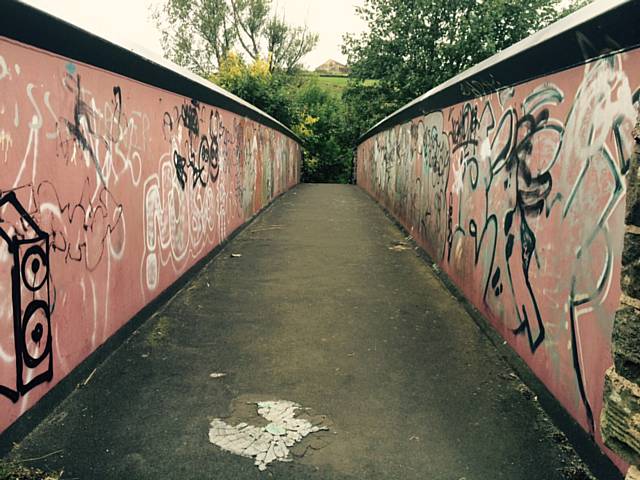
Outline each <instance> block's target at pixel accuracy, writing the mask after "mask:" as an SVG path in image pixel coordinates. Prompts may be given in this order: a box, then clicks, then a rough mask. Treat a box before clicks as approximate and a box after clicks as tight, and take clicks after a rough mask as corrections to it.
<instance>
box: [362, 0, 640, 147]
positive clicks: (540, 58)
mask: <svg viewBox="0 0 640 480" xmlns="http://www.w3.org/2000/svg"><path fill="white" fill-rule="evenodd" d="M638 19H640V0H597V1H596V2H595V3H592V4H591V5H589V6H587V7H584V8H582V9H580V10H578V11H577V12H574V13H573V14H571V15H569V16H567V17H566V18H563V19H561V20H559V21H558V22H556V23H554V24H552V25H550V26H548V27H547V28H545V29H543V30H540V31H539V32H537V33H535V34H533V35H531V36H530V37H527V38H525V39H524V40H522V41H520V42H518V43H516V44H515V45H512V46H511V47H509V48H507V49H505V50H503V51H501V52H499V53H497V54H496V55H494V56H492V57H490V58H488V59H486V60H484V61H482V62H480V63H479V64H477V65H475V66H474V67H471V68H470V69H468V70H465V71H464V72H462V73H461V74H459V75H457V76H455V77H453V78H452V79H450V80H448V81H447V82H445V83H443V84H441V85H439V86H437V87H435V88H433V89H431V90H430V91H428V92H427V93H425V94H424V95H422V96H420V97H418V98H416V99H415V100H413V101H412V102H410V103H408V104H407V105H405V106H404V107H402V108H400V109H399V110H397V111H396V112H394V113H392V114H391V115H389V116H388V117H386V118H385V119H383V120H381V121H380V122H379V123H377V124H376V125H375V126H373V127H372V128H371V129H370V130H369V131H367V132H366V133H365V134H364V135H362V137H360V139H359V141H358V143H362V142H364V141H365V140H367V139H368V138H371V137H372V136H374V135H376V134H377V133H380V132H382V131H384V130H387V129H389V128H392V127H395V126H396V125H399V124H402V123H405V122H407V121H409V120H411V119H413V118H415V117H418V116H420V115H426V114H427V113H429V112H433V111H435V110H439V109H442V108H445V107H447V106H449V105H454V104H456V103H460V102H464V101H466V100H470V99H473V98H476V97H478V96H483V95H488V94H490V93H493V92H496V91H498V90H500V89H502V88H507V87H513V86H515V85H518V84H521V83H524V82H527V81H530V80H534V79H536V78H539V77H542V76H544V75H549V74H551V73H555V72H559V71H562V70H567V69H569V68H572V67H576V66H579V65H583V64H585V63H588V62H591V61H594V60H597V59H598V58H602V57H605V56H607V55H611V54H615V53H621V52H624V51H627V50H631V49H633V48H636V47H638V46H639V45H640V31H639V30H638Z"/></svg>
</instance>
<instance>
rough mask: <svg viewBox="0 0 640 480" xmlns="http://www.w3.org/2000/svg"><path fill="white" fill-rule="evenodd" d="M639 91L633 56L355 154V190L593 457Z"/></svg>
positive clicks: (523, 89) (474, 105)
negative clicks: (444, 282) (397, 224)
mask: <svg viewBox="0 0 640 480" xmlns="http://www.w3.org/2000/svg"><path fill="white" fill-rule="evenodd" d="M639 87H640V51H639V50H632V51H630V52H626V53H623V54H618V55H610V56H608V57H605V58H601V59H599V60H597V61H593V62H590V63H587V64H586V65H583V66H580V67H575V68H572V69H570V70H565V71H563V72H560V73H556V74H553V75H548V76H545V77H543V78H540V79H537V80H534V81H530V82H528V83H524V84H520V85H518V86H516V87H512V88H503V89H501V90H498V91H497V92H495V93H491V94H489V95H484V96H478V97H477V98H475V99H473V100H470V101H466V102H463V103H459V104H455V105H451V106H449V107H446V108H443V109H441V110H438V111H432V112H431V113H428V114H427V115H424V116H419V117H417V118H414V119H413V120H411V121H409V122H406V123H404V124H401V125H398V126H395V127H393V128H390V129H388V130H385V131H383V132H380V133H378V134H377V135H375V136H372V137H371V138H368V139H367V140H366V141H364V142H363V143H362V144H361V145H360V146H359V149H358V153H357V175H358V176H357V178H358V184H359V185H360V186H361V187H362V188H364V189H365V190H367V191H368V192H369V193H370V194H371V195H372V196H373V197H375V198H376V199H377V200H378V201H379V202H381V203H382V204H383V205H384V206H385V207H386V208H387V209H388V210H389V211H391V212H392V213H393V214H394V215H395V216H396V217H397V218H398V219H399V220H400V221H401V222H402V224H403V225H404V226H405V227H406V228H407V230H409V231H410V232H411V233H412V235H413V236H414V238H415V239H416V241H417V242H418V243H419V244H420V245H421V246H422V247H423V248H424V249H425V250H426V251H427V252H428V253H429V254H430V255H431V256H432V258H434V259H435V261H436V262H437V263H438V265H439V266H440V267H441V268H442V270H443V271H444V272H446V274H447V275H448V276H449V277H450V278H451V279H452V280H453V281H454V282H455V283H456V284H457V286H458V287H459V288H460V289H461V290H462V292H463V293H464V294H465V296H466V297H467V298H468V299H469V300H470V301H471V302H472V303H473V304H474V305H475V306H476V307H477V308H478V309H479V310H480V311H481V312H482V313H483V314H484V315H485V316H486V317H487V318H488V319H489V321H490V322H491V323H492V324H493V325H494V326H495V328H496V329H497V330H498V331H499V332H500V333H501V334H502V335H503V336H504V338H505V339H506V340H507V341H508V342H509V344H510V345H511V346H512V347H513V348H514V349H515V350H516V351H517V352H518V354H519V355H521V356H522V357H523V358H524V359H525V361H526V362H527V363H528V364H529V366H530V367H531V369H532V370H533V371H534V372H535V373H536V374H537V375H538V376H539V378H540V379H541V380H542V381H543V382H544V383H545V384H546V385H547V387H548V388H549V389H550V390H551V392H552V393H553V394H554V395H555V396H556V397H557V398H558V399H559V401H560V402H561V403H562V404H563V405H564V407H565V408H566V409H567V410H568V411H569V412H570V413H571V414H572V415H573V416H574V417H575V418H576V419H577V420H578V422H579V423H580V424H581V425H582V427H584V429H585V430H587V431H589V432H590V433H592V434H593V435H594V436H595V438H596V440H597V441H598V443H600V445H602V437H601V434H600V431H599V417H600V413H601V410H602V403H603V401H602V399H603V394H602V392H603V383H604V379H605V371H606V370H607V369H608V368H609V367H611V365H612V363H613V361H612V357H611V330H612V326H613V320H614V316H615V312H616V309H617V308H618V306H619V299H620V269H621V261H620V260H621V254H622V244H623V236H624V233H625V225H624V215H625V192H626V186H625V185H626V183H625V175H627V172H628V170H629V165H630V159H631V155H632V152H633V148H634V140H633V137H632V135H631V132H632V130H633V128H634V126H635V123H636V118H637V116H638V102H639V100H640V99H639V97H640V93H639V90H638V89H639ZM462 88H463V89H464V88H468V89H472V88H473V85H466V86H465V85H463V86H462ZM609 454H610V455H612V456H613V454H611V452H609ZM613 457H614V460H615V456H613ZM616 462H617V463H618V465H619V466H620V467H621V468H622V467H623V463H622V462H621V461H619V460H616Z"/></svg>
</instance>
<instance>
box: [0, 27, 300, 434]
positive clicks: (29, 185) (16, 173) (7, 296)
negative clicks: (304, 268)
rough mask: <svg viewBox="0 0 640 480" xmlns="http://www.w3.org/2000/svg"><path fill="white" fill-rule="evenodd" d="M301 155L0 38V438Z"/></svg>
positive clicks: (166, 96)
mask: <svg viewBox="0 0 640 480" xmlns="http://www.w3.org/2000/svg"><path fill="white" fill-rule="evenodd" d="M300 160H301V152H300V148H299V146H298V144H297V143H296V142H295V141H294V140H293V139H291V138H290V137H288V136H286V135H284V134H283V133H280V132H278V131H276V130H273V129H270V128H267V127H266V126H263V125H261V124H259V123H257V122H255V121H253V120H249V119H247V118H245V117H241V116H238V115H236V114H233V113H230V112H229V111H225V110H222V109H219V108H216V107H214V106H211V105H206V104H203V103H199V102H198V101H196V100H193V99H190V98H185V97H181V96H179V95H176V94H173V93H171V92H167V91H164V90H161V89H158V88H154V87H151V86H148V85H145V84H142V83H139V82H136V81H133V80H131V79H127V78H125V77H122V76H118V75H115V74H112V73H109V72H106V71H103V70H100V69H97V68H92V67H89V66H86V65H83V64H78V63H73V62H72V61H70V60H68V59H65V58H63V57H59V56H56V55H53V54H50V53H45V52H43V51H40V50H37V49H34V48H31V47H28V46H25V45H23V44H20V43H18V42H14V41H10V40H7V39H2V38H0V165H1V166H2V170H1V173H0V431H2V430H4V429H6V428H7V427H8V426H9V425H10V424H11V423H12V422H14V421H15V420H16V419H17V418H18V417H19V416H20V415H21V414H22V413H24V412H25V411H26V410H27V409H29V408H30V407H31V406H33V405H34V404H35V403H36V402H37V400H38V399H39V398H41V397H42V395H43V394H45V393H46V392H47V391H48V390H49V389H50V388H52V387H53V386H54V385H55V384H56V383H57V382H58V381H59V380H60V379H62V378H63V377H65V375H67V374H68V373H69V372H70V371H71V370H72V369H73V368H74V367H76V366H77V365H78V364H79V363H80V362H81V361H82V360H83V359H85V358H86V357H87V356H88V355H89V354H90V353H91V352H93V351H94V350H95V349H96V348H97V347H98V346H100V345H101V344H102V343H104V342H105V340H107V339H108V338H109V337H110V336H111V335H112V334H113V333H114V332H116V331H117V330H118V329H119V328H120V327H121V326H123V325H124V324H125V323H126V322H127V321H128V320H129V319H130V318H132V317H133V316H134V315H135V314H136V313H137V312H138V311H140V310H141V309H142V308H143V307H144V306H145V305H146V304H147V303H149V302H150V301H151V300H152V299H154V298H155V297H156V296H158V294H160V293H161V292H162V291H163V290H164V289H166V288H167V287H168V286H170V285H171V284H172V283H173V282H174V281H175V280H176V279H177V278H178V277H179V276H180V275H182V274H183V273H184V272H186V271H187V270H188V269H189V267H191V266H192V265H194V263H196V262H197V261H198V260H199V259H201V258H202V257H203V256H205V255H206V254H207V253H209V252H210V251H211V250H212V249H213V248H214V247H215V246H217V245H219V244H220V242H221V241H222V240H224V239H225V238H226V237H227V236H228V235H229V234H230V233H231V232H233V231H234V230H235V229H237V228H238V227H239V226H241V225H242V224H243V223H244V222H246V221H247V220H248V219H250V218H251V217H252V216H253V215H254V214H256V213H257V212H258V211H259V210H260V209H261V208H263V207H265V206H266V205H267V204H269V202H271V200H273V199H274V198H275V197H276V196H278V195H279V194H280V193H283V192H284V191H286V190H287V189H289V188H291V187H292V186H294V185H295V184H297V183H298V180H299V164H300Z"/></svg>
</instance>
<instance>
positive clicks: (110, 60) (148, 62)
mask: <svg viewBox="0 0 640 480" xmlns="http://www.w3.org/2000/svg"><path fill="white" fill-rule="evenodd" d="M0 6H1V7H2V14H1V15H0V37H6V38H9V39H12V40H16V41H18V42H21V43H24V44H27V45H31V46H34V47H37V48H40V49H42V50H46V51H49V52H51V53H55V54H58V55H61V56H63V57H67V58H70V59H72V60H74V61H77V62H81V63H86V64H88V65H91V66H94V67H98V68H102V69H104V70H108V71H110V72H113V73H117V74H120V75H122V76H125V77H128V78H131V79H134V80H137V81H139V82H142V83H146V84H148V85H152V86H154V87H158V88H161V89H164V90H167V91H170V92H174V93H177V94H179V95H182V96H185V97H188V98H191V99H195V100H198V101H200V102H203V103H207V104H210V105H213V106H216V107H219V108H221V109H224V110H228V111H230V112H233V113H236V114H238V115H241V116H243V117H248V118H250V119H251V120H255V121H256V122H259V123H261V124H263V125H265V126H267V127H270V128H272V129H274V130H277V131H279V132H281V133H283V134H285V135H287V136H288V137H290V138H292V139H293V140H295V141H296V142H298V143H299V144H302V141H301V140H300V138H298V137H297V136H296V134H295V133H293V132H292V131H291V130H289V129H288V128H287V127H285V126H284V125H283V124H282V123H280V122H279V121H278V120H276V119H275V118H273V117H271V116H270V115H268V114H267V113H265V112H263V111H262V110H259V109H258V108H256V107H254V106H253V105H251V104H250V103H248V102H245V101H244V100H242V99H241V98H239V97H237V96H235V95H233V94H231V93H229V92H227V91H226V90H224V89H222V88H220V87H218V86H217V85H214V84H213V83H211V82H208V81H207V80H205V79H203V78H201V77H199V76H197V75H194V74H193V73H191V72H189V71H187V70H186V69H184V68H182V67H180V66H178V65H176V64H174V63H172V62H170V61H168V60H165V59H163V58H161V57H158V56H156V55H154V54H153V53H151V52H147V51H143V49H142V48H140V47H134V46H127V45H125V44H124V43H122V42H119V43H114V42H113V41H111V40H107V39H105V38H102V37H99V36H98V35H95V34H93V33H90V32H88V31H86V30H83V29H82V28H79V27H78V26H76V25H72V24H71V23H68V22H66V21H64V20H62V19H60V18H58V17H55V16H53V15H51V14H49V13H47V12H44V11H42V10H39V9H37V8H35V7H32V6H30V5H27V4H24V3H21V2H19V1H17V0H0Z"/></svg>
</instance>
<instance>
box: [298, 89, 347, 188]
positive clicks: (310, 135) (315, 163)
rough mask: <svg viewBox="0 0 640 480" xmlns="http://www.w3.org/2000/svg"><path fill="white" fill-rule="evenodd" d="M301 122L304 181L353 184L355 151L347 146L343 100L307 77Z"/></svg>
mask: <svg viewBox="0 0 640 480" xmlns="http://www.w3.org/2000/svg"><path fill="white" fill-rule="evenodd" d="M296 103H297V105H298V112H299V115H298V116H299V122H298V123H297V124H296V125H294V126H293V130H294V132H295V133H296V134H297V135H298V136H299V137H300V138H302V140H303V146H304V162H303V165H302V181H303V182H321V183H349V182H350V181H351V177H352V168H353V167H352V165H353V162H352V158H353V152H352V150H351V149H350V148H349V147H348V146H347V144H346V142H345V139H344V134H345V131H346V125H345V123H344V122H345V112H344V104H343V103H342V100H341V99H340V98H339V97H338V96H336V95H334V94H332V93H331V92H329V91H327V90H326V88H325V87H323V86H321V85H320V84H319V83H318V80H317V79H316V78H313V77H312V78H307V80H306V82H304V83H303V84H302V86H301V87H300V88H299V90H298V92H297V98H296Z"/></svg>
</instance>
